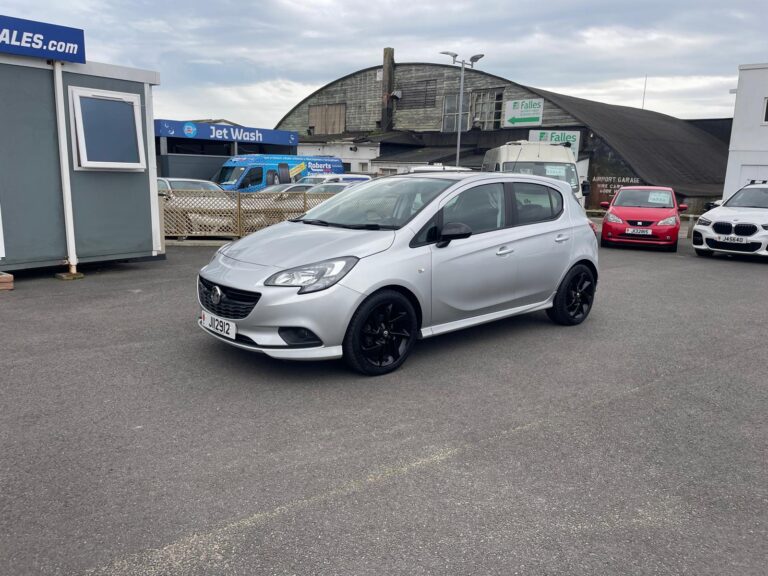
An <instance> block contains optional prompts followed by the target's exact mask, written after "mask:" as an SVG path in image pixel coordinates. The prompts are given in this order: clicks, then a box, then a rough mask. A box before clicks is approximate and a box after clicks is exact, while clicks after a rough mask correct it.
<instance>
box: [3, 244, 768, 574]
mask: <svg viewBox="0 0 768 576" xmlns="http://www.w3.org/2000/svg"><path fill="white" fill-rule="evenodd" d="M213 250H214V248H211V247H199V246H198V247H193V246H188V247H170V248H169V252H168V259H167V261H165V262H144V263H129V264H112V265H102V266H91V267H85V268H83V271H84V272H85V273H86V277H85V279H83V280H79V281H74V282H64V281H59V280H55V279H54V278H53V277H52V272H50V271H45V272H34V273H22V274H17V275H16V290H15V291H13V292H10V293H0V342H1V344H0V405H1V406H2V410H0V446H1V451H0V574H3V575H9V576H10V575H12V576H20V575H26V574H42V575H51V574H56V575H59V574H93V575H104V574H113V575H161V574H162V575H177V574H195V575H203V574H205V575H208V574H243V575H262V574H270V575H271V574H274V575H289V574H296V575H334V574H338V575H369V574H370V575H374V574H375V575H379V574H384V575H398V574H407V575H421V574H440V575H453V574H480V575H489V574H499V575H512V574H526V575H545V574H546V575H549V576H552V575H569V576H572V575H602V574H606V575H608V574H610V575H615V574H632V575H639V574H691V575H696V576H701V575H707V574H712V575H717V576H723V575H731V574H732V575H739V576H746V575H758V574H759V575H764V574H766V572H767V571H768V569H767V568H766V567H767V566H768V449H767V448H768V442H767V440H768V419H767V418H766V414H767V413H768V386H766V384H768V361H767V360H766V358H767V357H768V355H767V354H766V347H767V345H768V298H767V295H768V263H765V262H755V261H750V260H748V259H733V258H722V257H717V258H714V259H702V258H697V257H696V256H694V254H693V252H692V250H691V247H690V245H689V244H687V243H681V249H680V252H678V253H677V254H670V253H664V252H657V251H650V250H627V249H603V250H601V253H600V258H601V278H600V285H599V291H598V296H597V300H596V304H595V307H594V309H593V311H592V314H591V316H590V317H589V319H588V320H587V321H586V322H585V323H584V324H582V325H581V326H578V327H573V328H564V327H560V326H555V325H553V324H551V323H550V322H549V321H548V320H547V318H546V316H545V315H544V314H543V313H536V314H532V315H529V316H524V317H518V318H512V319H508V320H503V321H499V322H496V323H494V324H489V325H486V326H482V327H478V328H474V329H470V330H466V331H463V332H457V333H454V334H450V335H446V336H442V337H438V338H434V339H430V340H426V341H423V342H420V343H418V345H417V347H416V349H415V351H414V353H413V355H412V356H411V358H410V359H409V360H408V362H406V364H405V365H404V366H403V368H402V369H400V370H399V371H397V372H396V373H394V374H391V375H389V376H386V377H381V378H375V379H369V378H364V377H360V376H357V375H355V374H353V373H350V372H348V371H347V370H346V368H345V367H344V365H343V364H342V363H341V362H328V363H307V364H304V363H288V362H280V361H276V360H272V359H269V358H267V357H263V356H259V355H255V354H251V353H248V352H244V351H240V350H237V349H234V348H231V347H228V346H226V345H224V344H221V343H219V342H217V341H215V340H213V339H212V338H210V337H208V336H207V335H205V334H203V333H202V332H201V331H200V330H199V329H198V328H197V326H196V325H195V318H196V316H197V313H198V308H197V303H196V298H195V273H196V271H197V270H198V268H199V267H200V266H202V265H203V264H205V263H206V262H207V260H208V258H209V256H210V255H211V253H212V252H213Z"/></svg>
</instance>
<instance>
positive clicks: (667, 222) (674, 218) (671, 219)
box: [657, 216, 677, 226]
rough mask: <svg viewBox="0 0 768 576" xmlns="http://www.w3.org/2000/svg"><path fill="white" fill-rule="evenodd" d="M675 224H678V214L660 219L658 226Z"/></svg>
mask: <svg viewBox="0 0 768 576" xmlns="http://www.w3.org/2000/svg"><path fill="white" fill-rule="evenodd" d="M675 224H677V216H670V217H669V218H664V220H659V223H658V224H657V226H674V225H675Z"/></svg>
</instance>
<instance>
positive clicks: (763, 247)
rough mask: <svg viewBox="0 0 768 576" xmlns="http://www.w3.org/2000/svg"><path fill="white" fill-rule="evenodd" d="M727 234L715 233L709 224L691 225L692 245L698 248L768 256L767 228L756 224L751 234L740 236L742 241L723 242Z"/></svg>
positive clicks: (727, 252) (726, 252)
mask: <svg viewBox="0 0 768 576" xmlns="http://www.w3.org/2000/svg"><path fill="white" fill-rule="evenodd" d="M727 236H732V235H723V234H717V233H716V232H715V231H714V230H713V229H712V227H711V226H702V225H700V224H696V226H694V227H693V239H692V243H693V247H694V248H696V249H698V250H710V251H712V252H723V253H725V254H747V255H754V256H768V230H764V229H763V228H762V227H760V226H758V230H757V232H756V233H755V234H752V235H751V236H741V237H740V238H743V239H744V242H743V243H738V244H737V243H733V242H724V241H723V240H722V239H723V238H724V237H727Z"/></svg>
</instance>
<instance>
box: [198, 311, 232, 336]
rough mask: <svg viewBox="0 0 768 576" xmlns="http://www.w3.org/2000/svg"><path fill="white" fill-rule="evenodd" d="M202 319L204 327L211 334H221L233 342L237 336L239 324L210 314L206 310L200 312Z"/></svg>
mask: <svg viewBox="0 0 768 576" xmlns="http://www.w3.org/2000/svg"><path fill="white" fill-rule="evenodd" d="M200 319H201V320H202V321H203V326H204V327H205V328H207V329H208V330H210V331H211V332H216V334H221V335H222V336H225V337H227V338H230V339H232V340H234V339H235V337H236V336H237V324H235V323H234V322H230V321H229V320H224V318H219V317H218V316H214V315H213V314H209V313H208V312H206V311H205V310H203V311H201V312H200Z"/></svg>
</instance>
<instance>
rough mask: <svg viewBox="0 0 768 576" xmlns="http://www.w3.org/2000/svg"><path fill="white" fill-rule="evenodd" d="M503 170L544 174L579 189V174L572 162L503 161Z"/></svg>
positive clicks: (534, 174) (536, 174)
mask: <svg viewBox="0 0 768 576" xmlns="http://www.w3.org/2000/svg"><path fill="white" fill-rule="evenodd" d="M502 171H503V172H514V173H515V174H531V175H533V176H546V177H547V178H554V179H555V180H562V181H563V182H568V184H570V185H571V188H573V190H574V191H576V190H578V189H579V175H578V174H577V173H576V166H575V165H574V164H566V163H564V162H504V166H502Z"/></svg>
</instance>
